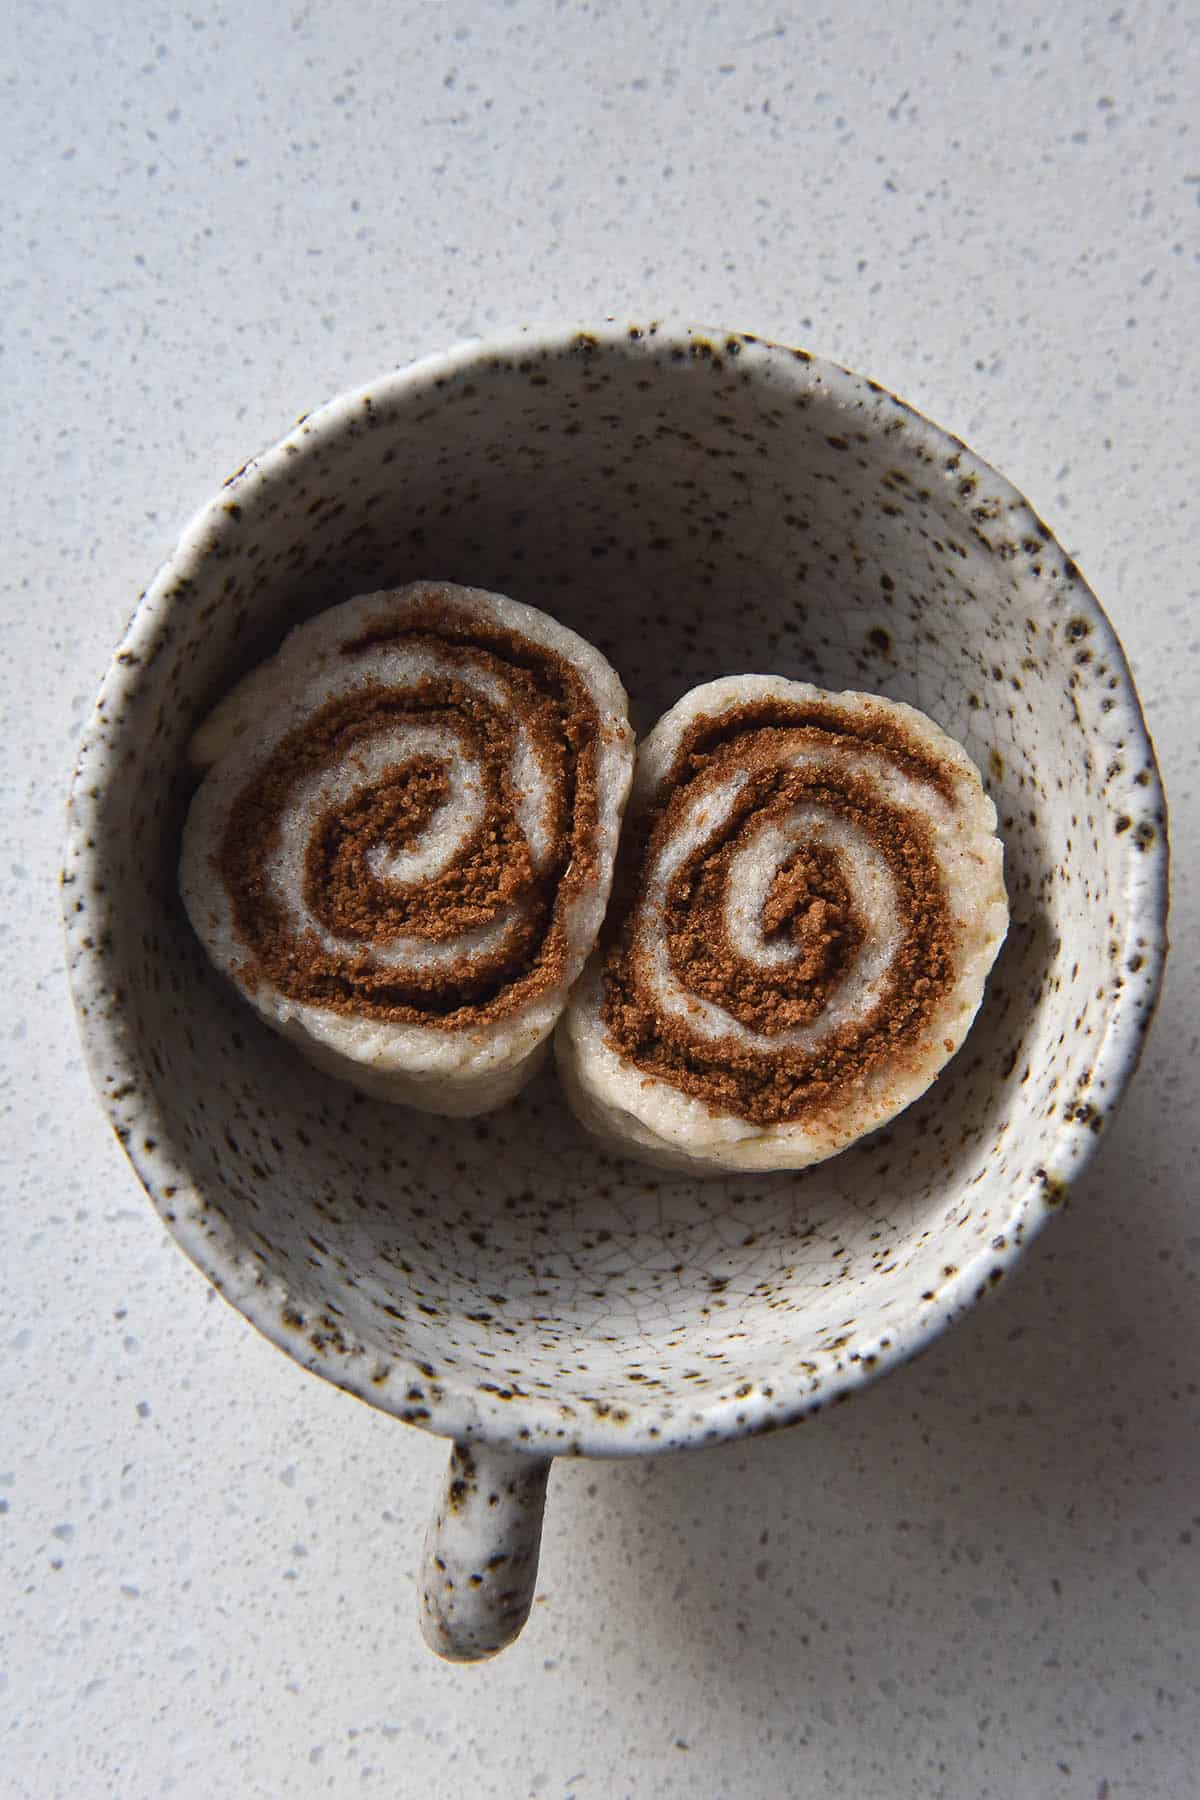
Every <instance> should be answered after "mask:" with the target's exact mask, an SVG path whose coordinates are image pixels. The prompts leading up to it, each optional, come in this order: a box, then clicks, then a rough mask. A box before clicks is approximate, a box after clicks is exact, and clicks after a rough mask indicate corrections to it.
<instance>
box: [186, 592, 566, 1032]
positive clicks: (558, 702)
mask: <svg viewBox="0 0 1200 1800" xmlns="http://www.w3.org/2000/svg"><path fill="white" fill-rule="evenodd" d="M409 645H411V646H413V647H414V648H420V649H422V650H431V651H434V652H436V654H437V656H438V658H439V661H440V662H441V663H442V664H443V665H448V672H447V673H446V674H444V675H442V674H439V675H437V676H428V675H426V676H422V677H421V678H419V679H417V680H414V681H413V682H412V683H411V685H399V684H395V685H393V684H391V683H388V684H384V683H383V682H381V681H380V680H378V679H377V678H375V677H374V676H373V675H372V674H370V673H367V674H366V675H365V676H364V675H363V674H359V675H356V673H355V668H354V664H355V661H356V660H358V659H361V660H363V661H365V659H366V658H368V657H369V655H370V653H371V652H372V651H375V650H378V649H379V648H380V647H381V646H382V647H402V646H409ZM339 648H340V654H341V655H342V656H343V657H344V658H345V659H346V663H347V671H346V692H345V693H344V694H343V695H340V696H338V697H337V698H336V699H333V700H329V701H327V702H326V703H325V704H324V705H322V706H320V707H319V708H318V709H316V710H315V711H314V712H313V713H312V715H311V716H310V717H309V718H308V719H306V720H305V721H304V722H303V723H302V724H300V725H298V726H296V727H295V728H294V729H292V730H291V731H289V732H288V733H287V734H286V735H285V736H284V737H283V738H282V739H281V740H280V741H279V743H278V744H277V745H276V746H275V748H274V749H273V750H272V752H271V753H270V755H269V756H268V757H267V759H266V761H265V763H264V765H263V766H262V767H261V769H260V770H259V772H258V774H257V775H256V777H255V779H254V780H253V781H252V782H251V783H249V784H248V785H247V786H246V787H245V788H244V789H243V790H242V792H241V793H240V794H239V795H238V797H237V799H236V801H235V802H234V804H233V807H232V808H231V810H230V814H229V818H228V821H227V824H226V827H225V831H224V834H223V837H222V841H221V845H220V848H219V851H218V854H217V856H216V858H215V859H214V860H215V863H216V866H217V871H218V874H219V877H220V879H221V881H222V882H223V884H224V886H225V889H226V892H227V894H228V896H229V901H230V906H231V910H232V915H233V926H234V931H235V934H236V936H237V937H238V939H239V940H240V942H241V943H242V944H243V945H244V946H245V948H246V952H247V957H246V961H245V962H244V963H243V964H242V966H241V968H240V970H239V978H240V979H241V981H242V982H243V983H244V985H246V986H247V987H248V988H251V989H253V987H254V986H256V985H257V983H258V982H259V981H262V980H266V981H269V982H270V983H271V984H272V985H273V986H274V987H275V988H277V989H278V990H279V991H280V992H281V993H283V994H286V995H287V996H289V997H290V998H291V999H294V1000H296V1001H297V1002H302V1003H306V1004H312V1005H317V1006H323V1007H328V1008H331V1009H332V1010H334V1011H336V1012H341V1013H348V1014H353V1015H355V1016H356V1017H363V1018H371V1019H378V1020H387V1021H393V1022H404V1023H417V1024H424V1025H433V1026H438V1027H444V1028H445V1029H447V1030H455V1029H461V1028H463V1027H464V1026H469V1025H470V1024H472V1023H475V1022H478V1023H485V1022H490V1021H492V1020H495V1019H499V1018H501V1017H504V1016H505V1015H507V1014H509V1013H513V1012H516V1011H518V1010H519V1009H521V1008H523V1007H525V1006H527V1005H528V1004H529V1003H530V1002H531V1001H532V1000H534V999H536V998H537V996H538V995H540V994H541V993H543V992H544V991H545V990H546V989H548V988H550V987H552V986H553V985H554V984H555V983H557V982H558V981H560V980H561V978H562V972H563V967H564V962H565V958H566V954H567V947H568V945H567V932H566V927H565V924H564V921H565V919H566V916H567V914H568V912H569V909H570V908H571V906H572V904H573V902H574V901H575V900H576V898H577V897H578V895H579V893H580V892H581V890H582V889H583V888H584V887H585V886H586V885H587V884H588V883H590V882H591V881H593V880H594V878H595V871H596V866H597V855H598V849H597V843H596V834H597V827H598V812H599V799H598V791H597V774H598V769H597V764H598V751H599V741H600V731H601V724H600V718H599V714H598V712H597V709H596V706H595V704H594V702H593V701H592V699H591V696H590V694H589V693H588V690H587V688H586V685H585V684H584V682H583V680H582V679H581V677H580V676H579V674H578V673H577V671H576V670H575V669H574V668H572V666H571V665H570V663H569V662H567V661H566V659H565V658H563V657H561V656H559V655H557V654H556V653H555V652H553V651H551V650H549V649H546V648H544V647H543V646H541V645H539V644H536V643H533V642H531V641H530V640H528V639H526V638H523V637H521V636H519V635H518V634H516V633H514V632H509V631H505V630H504V629H503V628H501V627H499V626H494V625H491V624H489V623H486V622H483V621H480V620H478V619H476V618H474V617H472V616H470V615H468V614H467V613H465V612H462V611H460V610H459V609H457V608H455V607H454V606H452V605H451V604H450V603H449V602H448V601H441V600H431V601H427V602H426V603H425V604H423V605H422V606H420V607H419V608H415V609H414V608H409V609H407V610H406V612H405V613H404V615H403V616H402V617H400V618H397V619H389V618H388V617H387V615H386V613H384V614H381V616H380V618H379V619H378V620H377V621H375V622H374V623H373V624H372V625H371V626H370V627H369V628H368V629H367V630H366V631H363V632H359V633H358V634H357V635H356V636H354V637H351V638H348V639H347V640H346V642H345V643H344V644H342V645H341V646H340V647H339ZM472 668H474V669H479V670H482V671H484V672H486V673H487V674H489V675H492V676H495V677H497V678H499V679H500V680H502V681H503V683H504V684H505V685H506V686H507V687H508V688H509V689H510V690H513V691H514V692H515V695H516V699H517V703H518V706H519V709H520V714H521V718H520V723H521V725H522V727H523V729H524V732H525V735H526V738H527V740H528V742H529V743H530V745H531V746H532V749H533V751H534V755H535V760H536V764H537V767H538V770H539V772H540V778H541V780H542V782H543V784H544V793H545V807H544V817H545V819H546V823H547V842H546V844H544V845H542V846H541V847H540V849H539V853H538V854H537V855H535V854H534V851H533V849H532V848H531V846H530V844H529V843H528V842H527V840H526V836H525V832H524V830H523V828H522V825H521V820H520V815H519V804H518V803H519V801H520V798H521V796H520V795H519V794H518V793H516V792H515V791H514V787H513V777H512V773H511V770H512V761H513V750H514V744H515V741H516V726H515V721H514V719H513V718H511V717H510V716H508V715H507V714H506V713H505V711H504V710H502V708H501V707H499V706H497V705H496V704H494V703H493V702H492V701H491V700H490V699H489V698H488V697H487V696H486V695H485V694H483V693H481V692H480V691H479V689H478V688H477V687H475V686H473V685H469V683H468V682H467V681H466V680H464V679H456V676H455V671H456V670H457V669H462V670H464V671H465V670H468V669H472ZM406 725H411V726H419V727H429V726H435V727H438V728H440V729H441V730H442V731H443V733H444V734H446V735H447V736H449V737H450V738H452V739H453V740H454V741H455V743H456V744H457V746H458V749H459V751H460V752H461V756H462V759H463V761H464V762H465V763H468V764H470V765H473V767H474V768H475V770H476V771H477V778H478V781H479V784H480V786H481V788H482V796H481V799H482V804H481V807H479V808H477V809H476V819H475V823H474V826H473V828H472V829H471V830H470V831H469V832H468V833H467V834H466V836H465V838H464V839H463V841H461V842H460V843H458V844H457V845H456V846H455V848H454V850H453V852H452V853H451V854H450V856H449V857H448V858H447V859H446V860H445V861H444V862H442V863H441V864H440V866H439V867H438V869H437V871H436V873H434V874H432V875H430V876H429V877H428V878H426V879H421V880H414V881H409V882H405V881H397V880H388V879H387V877H386V873H383V874H381V873H380V865H381V863H382V864H383V865H386V860H387V857H388V855H390V854H395V853H397V852H401V851H404V850H406V849H408V848H410V847H411V846H412V845H413V844H414V843H415V842H416V841H417V840H419V839H420V837H421V834H422V833H423V832H424V831H425V830H426V829H427V827H428V826H429V824H430V822H431V821H432V820H433V819H434V817H435V815H436V814H437V812H438V810H439V808H440V807H442V806H443V805H444V804H445V802H446V800H447V797H448V794H449V783H448V777H447V771H446V768H445V767H444V766H443V765H442V764H441V762H440V761H439V758H438V757H437V756H433V755H429V754H427V753H422V754H414V755H412V756H411V757H409V758H407V759H405V758H404V757H403V754H402V752H401V753H400V755H399V756H398V759H397V761H395V762H394V763H389V764H387V765H386V766H385V767H384V768H383V769H382V771H381V772H378V771H377V773H376V774H375V776H374V778H371V779H368V778H367V777H366V775H365V773H364V780H363V782H362V784H361V786H358V787H356V789H355V791H354V792H353V793H352V795H351V796H350V797H349V798H348V799H345V800H342V801H340V802H337V803H334V804H331V805H329V806H327V807H326V808H325V809H324V811H323V812H322V813H321V815H320V816H319V818H318V819H317V821H316V823H315V825H314V827H313V829H312V830H311V832H310V834H309V838H308V842H307V845H306V847H305V852H304V865H303V867H304V872H303V894H302V896H287V895H284V894H281V893H279V892H278V891H277V889H276V887H275V884H274V883H273V881H272V880H271V877H270V873H269V868H270V864H271V861H272V858H273V857H274V856H275V855H276V854H277V852H278V851H279V849H280V845H281V842H282V825H281V821H282V819H283V817H284V815H285V813H286V811H287V809H288V807H289V806H290V805H292V804H293V803H294V801H295V799H296V797H297V795H298V793H299V790H300V789H301V787H302V786H303V785H304V784H305V783H308V782H311V781H312V780H313V778H314V777H319V776H320V775H322V774H324V773H326V772H329V771H332V770H335V769H346V768H349V769H351V770H353V768H354V764H355V759H356V757H358V758H359V759H360V760H361V757H362V755H363V752H364V751H365V750H366V749H367V747H368V746H370V745H372V743H373V741H374V740H376V739H378V738H379V737H380V736H385V735H387V734H390V733H393V732H395V731H396V729H397V728H398V727H399V728H403V727H404V726H406ZM300 898H302V899H303V902H304V904H305V906H306V907H307V909H308V912H309V914H310V916H311V918H312V919H313V920H315V921H316V922H317V923H318V924H319V925H320V926H321V927H322V929H323V930H324V932H326V933H328V934H329V938H330V939H336V940H338V941H337V943H336V944H332V945H331V943H330V942H329V939H324V940H323V939H322V937H321V936H320V935H318V933H317V931H315V930H313V929H311V928H297V926H296V924H295V923H294V921H293V919H292V917H291V916H290V905H292V904H294V903H295V901H296V900H298V899H300ZM501 922H503V924H502V929H501V930H500V932H499V935H498V937H497V936H496V935H495V934H493V935H492V936H490V937H489V939H488V942H487V945H486V947H484V948H482V949H479V948H476V949H473V950H471V951H469V952H464V954H463V955H461V956H459V957H449V958H447V957H445V956H442V957H439V958H437V959H436V960H431V961H430V962H429V963H428V964H425V965H422V966H413V967H411V968H410V967H407V966H404V967H397V966H396V964H395V963H394V962H387V961H384V960H382V959H381V958H379V957H377V956H376V955H374V954H373V951H374V950H376V949H380V948H386V947H387V946H389V945H391V944H393V943H395V942H396V941H397V940H398V939H402V938H410V939H411V938H417V939H420V940H423V941H425V942H427V943H429V944H442V945H452V944H453V943H454V942H455V940H456V939H458V938H459V937H461V936H462V935H463V934H464V933H468V932H478V931H479V930H480V929H481V928H484V927H487V926H489V925H494V924H500V923H501Z"/></svg>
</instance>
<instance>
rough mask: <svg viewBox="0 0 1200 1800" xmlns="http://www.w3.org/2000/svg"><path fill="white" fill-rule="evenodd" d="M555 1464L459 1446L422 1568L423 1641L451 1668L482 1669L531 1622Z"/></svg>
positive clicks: (490, 1448) (427, 1538)
mask: <svg viewBox="0 0 1200 1800" xmlns="http://www.w3.org/2000/svg"><path fill="white" fill-rule="evenodd" d="M550 1460H551V1459H550V1458H549V1457H548V1456H530V1455H524V1454H522V1453H521V1452H520V1451H517V1450H501V1449H497V1448H494V1447H493V1446H492V1445H490V1444H467V1443H462V1442H456V1443H455V1444H454V1445H453V1447H452V1449H451V1451H450V1466H449V1468H448V1469H447V1470H446V1478H445V1482H444V1484H443V1487H442V1492H441V1496H440V1498H439V1500H438V1505H437V1510H436V1511H435V1512H434V1515H433V1518H432V1520H431V1521H430V1525H429V1530H428V1532H427V1533H426V1535H425V1551H424V1555H423V1558H422V1563H421V1635H422V1636H423V1637H424V1639H425V1642H426V1643H427V1644H428V1645H429V1648H430V1649H431V1650H433V1651H436V1653H437V1654H438V1656H443V1657H445V1658H446V1660H447V1661H448V1662H481V1661H482V1660H483V1659H484V1658H485V1657H488V1656H495V1654H496V1652H497V1651H498V1650H503V1649H504V1648H505V1646H506V1645H508V1644H511V1643H512V1641H513V1639H514V1638H515V1637H517V1636H518V1635H519V1633H520V1630H521V1627H522V1626H523V1625H524V1623H525V1621H526V1619H527V1618H528V1617H529V1609H530V1607H531V1606H532V1604H533V1590H534V1588H535V1586H536V1585H537V1565H538V1550H539V1549H540V1547H541V1542H542V1513H543V1510H544V1508H545V1504H546V1482H547V1479H548V1478H549V1474H550Z"/></svg>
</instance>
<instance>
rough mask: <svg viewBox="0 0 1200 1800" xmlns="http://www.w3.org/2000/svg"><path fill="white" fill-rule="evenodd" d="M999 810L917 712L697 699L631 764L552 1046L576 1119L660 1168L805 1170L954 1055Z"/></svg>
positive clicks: (796, 686) (830, 703)
mask: <svg viewBox="0 0 1200 1800" xmlns="http://www.w3.org/2000/svg"><path fill="white" fill-rule="evenodd" d="M994 829H995V812H994V809H993V807H992V805H991V802H990V801H989V800H988V799H987V798H986V796H985V795H984V793H983V791H982V788H981V786H980V782H979V777H978V775H977V773H976V771H975V769H974V767H973V765H972V764H971V763H970V761H969V760H968V758H967V757H966V755H965V754H964V752H963V751H962V750H961V749H960V748H959V747H958V746H957V745H956V744H954V743H953V742H952V740H950V739H949V738H947V737H946V736H945V734H944V733H943V732H941V731H940V730H939V729H938V727H937V726H935V725H933V724H932V722H931V721H929V720H927V719H925V718H924V717H923V715H921V714H919V713H917V712H915V711H914V709H912V708H911V707H906V706H902V705H899V704H897V703H893V702H889V701H886V700H881V699H879V698H877V697H874V696H867V695H854V694H836V695H835V694H825V693H822V692H820V691H819V690H817V689H815V688H810V687H807V686H806V685H804V684H801V683H796V682H788V681H784V680H782V679H779V678H775V677H750V676H745V677H737V678H733V679H731V680H727V681H718V682H713V683H710V684H708V686H707V687H704V688H700V689H697V690H696V691H695V692H694V693H693V694H692V695H689V696H688V697H687V698H686V699H685V700H683V701H681V702H680V703H679V705H678V706H677V707H675V708H673V709H672V711H671V712H670V713H669V714H667V716H666V718H665V719H663V720H662V721H661V722H660V724H659V726H658V727H657V728H656V730H655V732H654V733H653V734H652V736H651V737H650V739H649V740H648V741H647V743H646V744H645V745H644V746H643V749H642V752H641V754H640V757H639V769H638V776H637V782H636V786H635V805H634V812H633V818H632V820H631V822H630V826H629V828H628V842H627V845H626V850H625V852H624V854H623V858H622V870H621V873H620V875H619V877H618V893H617V897H616V900H615V902H614V906H613V909H612V913H611V916H610V921H609V925H608V927H607V929H606V933H605V946H604V949H603V952H602V953H601V955H600V956H599V957H598V958H597V959H596V961H595V963H594V965H593V967H592V969H591V970H590V971H589V974H588V976H587V977H586V978H585V980H584V982H583V983H581V985H580V988H579V989H578V990H577V994H576V996H575V998H574V999H573V1001H572V1005H571V1009H570V1016H569V1018H568V1020H566V1021H565V1022H564V1028H563V1032H562V1034H561V1037H560V1062H561V1064H562V1066H563V1069H564V1075H565V1077H566V1081H567V1086H568V1091H569V1092H570V1093H571V1095H572V1098H573V1100H574V1101H575V1103H576V1105H577V1109H578V1110H579V1111H580V1113H581V1116H582V1117H583V1118H584V1119H585V1122H587V1123H589V1124H591V1125H593V1126H594V1127H595V1128H597V1129H599V1130H601V1131H603V1132H604V1133H605V1134H606V1135H608V1136H610V1137H615V1138H617V1139H618V1140H621V1141H623V1142H625V1143H627V1144H629V1145H632V1146H633V1147H634V1148H638V1149H641V1150H642V1151H643V1152H647V1153H652V1155H653V1156H654V1159H656V1160H663V1161H668V1162H671V1161H680V1160H682V1161H684V1162H685V1163H686V1162H687V1161H689V1160H699V1161H711V1162H714V1163H716V1164H718V1165H720V1166H728V1167H742V1166H744V1167H800V1166H803V1165H804V1164H805V1163H807V1162H813V1161H816V1160H819V1159H820V1158H821V1157H823V1156H827V1155H831V1154H833V1152H834V1151H836V1150H838V1149H841V1148H844V1147H845V1145H846V1144H848V1143H849V1142H851V1141H853V1139H855V1138H857V1137H859V1136H861V1135H863V1133H865V1132H866V1131H869V1130H872V1129H874V1128H875V1127H876V1126H878V1125H881V1124H883V1123H884V1122H885V1121H886V1120H887V1119H889V1118H891V1117H893V1116H894V1114H895V1113H896V1112H898V1111H899V1110H900V1109H901V1108H902V1107H903V1106H906V1105H908V1104H909V1103H910V1101H911V1100H913V1099H915V1098H916V1096H917V1095H918V1094H919V1093H921V1092H922V1091H923V1090H924V1089H925V1088H926V1087H927V1086H928V1085H929V1083H930V1082H931V1081H932V1080H933V1079H934V1077H935V1076H936V1074H937V1072H938V1070H939V1069H940V1068H941V1067H942V1066H943V1064H944V1063H945V1062H946V1060H947V1058H948V1057H949V1056H950V1055H951V1054H952V1053H953V1051H954V1050H955V1049H956V1048H957V1047H958V1044H959V1043H960V1042H961V1041H962V1038H963V1036H964V1035H965V1032H966V1030H967V1029H968V1027H969V1025H970V1022H971V1019H972V1018H973V1016H974V1014H975V1011H976V1009H977V1007H978V1005H979V1001H980V998H981V995H982V991H983V983H984V979H985V977H986V974H987V971H988V969H989V968H990V966H991V963H992V961H993V959H994V957H995V955H996V952H997V951H998V949H999V946H1000V944H1001V942H1002V941H1003V937H1004V932H1005V929H1006V925H1007V903H1006V900H1005V896H1004V888H1003V880H1002V874H1001V867H1002V854H1001V849H1000V845H999V843H998V841H997V839H996V837H995V835H994Z"/></svg>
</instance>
